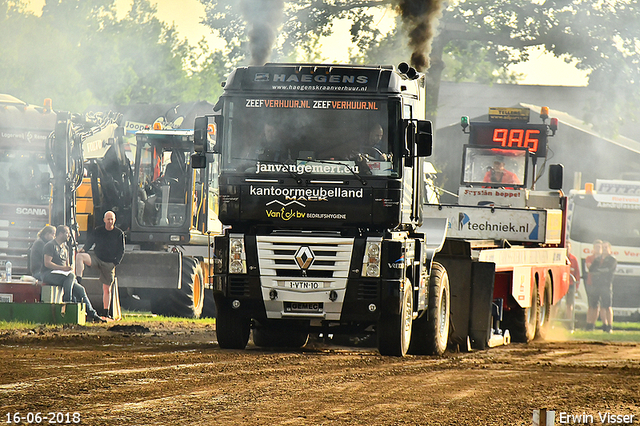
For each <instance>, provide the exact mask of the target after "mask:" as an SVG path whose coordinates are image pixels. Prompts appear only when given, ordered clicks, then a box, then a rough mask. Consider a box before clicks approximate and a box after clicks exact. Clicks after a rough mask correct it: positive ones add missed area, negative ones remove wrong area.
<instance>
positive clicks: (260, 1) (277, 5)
mask: <svg viewBox="0 0 640 426" xmlns="http://www.w3.org/2000/svg"><path fill="white" fill-rule="evenodd" d="M240 8H241V10H242V15H243V16H244V19H245V20H246V21H247V24H248V28H249V43H250V50H251V65H264V64H265V63H266V62H267V60H268V59H269V55H270V54H271V48H272V46H273V43H274V41H275V39H276V34H277V31H278V27H279V26H280V24H281V23H282V20H283V11H284V0H240Z"/></svg>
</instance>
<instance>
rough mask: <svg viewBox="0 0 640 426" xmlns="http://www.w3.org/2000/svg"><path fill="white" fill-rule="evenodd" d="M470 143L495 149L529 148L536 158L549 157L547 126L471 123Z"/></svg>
mask: <svg viewBox="0 0 640 426" xmlns="http://www.w3.org/2000/svg"><path fill="white" fill-rule="evenodd" d="M469 127H470V129H469V132H470V134H469V143H470V144H472V145H485V146H492V147H495V148H504V149H509V148H528V149H529V152H531V153H532V154H534V155H535V156H536V157H544V156H546V155H547V128H548V127H547V125H546V124H529V123H509V122H493V123H471V125H470V126H469Z"/></svg>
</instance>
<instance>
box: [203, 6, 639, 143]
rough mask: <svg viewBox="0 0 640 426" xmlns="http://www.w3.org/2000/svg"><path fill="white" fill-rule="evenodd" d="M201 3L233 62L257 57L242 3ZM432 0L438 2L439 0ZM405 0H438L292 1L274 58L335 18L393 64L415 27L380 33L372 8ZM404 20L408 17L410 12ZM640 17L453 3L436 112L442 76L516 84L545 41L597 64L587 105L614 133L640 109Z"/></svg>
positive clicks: (438, 39)
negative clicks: (519, 68)
mask: <svg viewBox="0 0 640 426" xmlns="http://www.w3.org/2000/svg"><path fill="white" fill-rule="evenodd" d="M247 1H248V0H247ZM254 1H259V0H254ZM201 2H202V3H203V4H204V5H205V6H206V11H207V15H206V19H205V23H206V24H207V25H209V26H210V27H211V28H212V29H213V30H214V31H218V32H219V34H220V35H221V37H222V38H224V39H225V40H227V43H229V45H230V46H232V49H231V53H232V55H231V57H230V59H231V62H232V63H241V62H243V61H245V62H248V61H247V52H248V40H247V38H246V37H245V34H246V32H245V22H244V18H243V16H242V13H241V10H240V9H239V7H237V1H236V0H201ZM432 2H435V3H438V0H433V1H432ZM405 3H411V4H412V5H413V6H415V7H416V10H419V11H420V10H422V11H423V9H424V7H428V6H424V7H423V9H420V6H421V5H427V4H428V2H426V1H419V0H414V1H408V0H369V1H367V0H360V1H348V0H332V1H319V0H296V1H287V2H285V3H284V8H283V11H284V12H283V13H284V17H283V19H282V22H284V23H283V24H282V26H281V27H280V28H279V33H278V34H279V36H278V38H277V39H276V44H275V46H274V52H275V55H274V59H277V58H278V57H279V56H280V57H281V56H283V55H291V52H292V51H296V50H298V51H302V52H305V51H306V52H308V51H309V50H310V49H312V46H313V43H314V42H316V41H317V39H318V37H319V36H322V35H328V34H331V32H332V25H333V22H334V20H335V19H348V20H350V21H351V37H352V41H353V42H354V43H355V44H356V45H357V46H358V48H359V52H356V53H355V54H354V58H353V59H354V60H355V61H357V62H370V61H371V62H380V61H381V59H385V60H384V62H385V63H389V62H390V61H388V58H390V57H392V58H395V57H397V56H404V57H405V58H406V57H409V55H410V54H411V50H410V49H408V48H405V49H403V50H401V49H400V47H401V46H399V40H401V39H402V38H403V37H404V40H408V39H407V37H406V35H407V34H408V33H410V32H411V29H409V31H408V29H407V28H406V27H400V26H397V27H396V30H394V31H393V32H392V33H390V34H387V35H384V34H380V33H379V31H377V30H376V28H375V20H374V19H373V18H372V17H373V13H372V12H373V10H374V9H372V8H378V9H381V8H389V7H391V8H396V9H394V10H398V9H397V7H398V5H403V7H404V6H406V5H405ZM403 11H405V9H403ZM405 13H406V11H405ZM398 15H400V13H398ZM429 16H430V17H431V18H430V19H433V18H434V16H433V15H429ZM403 18H404V19H403V20H402V22H403V23H404V24H406V23H407V22H408V21H407V19H406V16H403ZM639 18H640V9H639V8H638V7H637V4H636V3H635V2H634V1H632V0H621V1H616V2H601V1H599V0H575V1H571V2H569V1H567V0H546V1H544V0H540V1H534V2H532V1H530V0H501V1H498V2H491V1H486V0H462V1H458V2H456V3H452V4H450V5H449V6H448V7H447V8H446V10H444V11H443V16H442V17H441V19H440V21H439V25H438V33H437V35H436V36H435V38H434V39H433V45H432V51H431V54H430V58H431V64H430V68H429V69H428V72H427V73H428V78H429V81H430V84H431V87H432V89H431V90H430V96H435V99H433V98H432V99H430V104H431V107H432V108H431V110H432V111H435V109H434V108H433V107H434V106H435V105H437V93H438V87H439V82H440V81H441V79H442V78H447V79H451V80H456V81H459V80H465V79H471V80H475V81H483V82H487V81H506V82H514V81H515V80H516V78H517V76H514V75H513V74H510V73H508V72H507V66H508V65H509V64H514V63H518V62H522V61H526V60H528V49H529V48H531V47H535V46H538V47H542V48H544V49H545V50H546V51H547V52H551V53H553V54H554V55H556V56H558V57H563V58H565V60H567V61H575V62H576V64H577V65H576V66H577V67H578V68H579V69H583V70H586V71H589V86H590V88H591V89H593V90H595V91H596V92H597V93H599V94H600V96H599V99H598V101H597V102H594V103H592V104H591V105H589V106H587V113H586V114H585V116H584V118H585V119H586V120H588V121H590V122H592V123H594V125H595V126H596V127H597V128H598V129H599V130H600V131H602V132H605V133H609V134H614V133H615V132H616V129H617V128H618V126H619V125H621V124H622V123H623V122H624V121H625V120H631V119H634V118H635V117H637V116H638V115H639V113H640V111H638V105H637V102H635V99H638V95H640V86H639V81H640V75H639V73H640V67H639V66H638V65H639V63H638V61H639V60H640V26H639V25H638V22H640V19H639ZM409 21H411V20H409ZM398 22H400V21H398ZM403 44H404V43H403ZM398 52H402V54H401V55H398ZM445 64H448V71H446V68H445ZM416 65H418V64H416Z"/></svg>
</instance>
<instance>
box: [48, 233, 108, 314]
mask: <svg viewBox="0 0 640 426" xmlns="http://www.w3.org/2000/svg"><path fill="white" fill-rule="evenodd" d="M69 235H70V232H69V228H68V227H66V226H64V225H60V226H58V227H57V228H56V236H55V238H54V239H53V240H51V241H49V242H48V243H47V244H45V245H44V249H43V252H44V264H43V267H42V280H43V281H44V282H45V283H46V284H49V285H56V286H62V288H63V290H64V291H63V294H62V301H63V302H65V303H69V302H72V301H74V302H81V303H84V304H86V305H87V317H88V318H90V319H92V320H93V321H97V322H106V321H107V320H106V318H103V317H101V316H99V315H98V313H97V312H96V311H95V309H93V306H91V301H90V300H89V297H88V296H87V292H86V290H85V289H84V287H82V285H80V284H78V283H77V282H76V276H75V275H74V274H73V267H72V266H71V264H70V263H69V249H68V248H67V240H68V239H69Z"/></svg>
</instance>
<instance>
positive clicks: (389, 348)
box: [377, 279, 413, 356]
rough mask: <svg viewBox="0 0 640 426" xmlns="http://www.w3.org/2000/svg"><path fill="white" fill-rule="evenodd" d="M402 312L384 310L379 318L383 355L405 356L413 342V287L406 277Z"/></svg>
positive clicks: (379, 344)
mask: <svg viewBox="0 0 640 426" xmlns="http://www.w3.org/2000/svg"><path fill="white" fill-rule="evenodd" d="M399 308H400V313H399V314H395V313H394V314H391V313H389V312H386V311H384V310H383V312H382V313H381V314H380V319H379V320H378V327H377V328H378V330H377V331H378V351H380V354H381V355H388V356H405V355H406V354H407V352H408V351H409V344H410V343H411V328H412V325H413V324H412V323H413V289H412V286H411V282H410V281H409V280H408V279H405V281H404V285H403V286H402V292H401V294H400V306H399Z"/></svg>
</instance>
